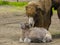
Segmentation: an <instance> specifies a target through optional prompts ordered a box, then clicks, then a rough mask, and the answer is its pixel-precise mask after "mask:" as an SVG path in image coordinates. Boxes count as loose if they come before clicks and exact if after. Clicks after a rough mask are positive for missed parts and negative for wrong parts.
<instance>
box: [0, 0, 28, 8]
mask: <svg viewBox="0 0 60 45" xmlns="http://www.w3.org/2000/svg"><path fill="white" fill-rule="evenodd" d="M27 3H28V2H8V1H0V5H10V6H20V7H22V6H25V5H27Z"/></svg>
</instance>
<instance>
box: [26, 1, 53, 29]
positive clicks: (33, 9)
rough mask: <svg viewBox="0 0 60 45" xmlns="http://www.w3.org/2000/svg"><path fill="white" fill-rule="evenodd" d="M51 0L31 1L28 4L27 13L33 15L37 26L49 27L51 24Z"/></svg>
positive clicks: (29, 15)
mask: <svg viewBox="0 0 60 45" xmlns="http://www.w3.org/2000/svg"><path fill="white" fill-rule="evenodd" d="M51 4H52V3H51V0H39V1H36V2H35V1H32V2H29V3H28V5H27V6H26V14H27V16H28V17H33V19H34V23H35V24H34V26H35V27H43V28H45V29H49V26H50V24H51V16H52V15H51V11H52V10H51Z"/></svg>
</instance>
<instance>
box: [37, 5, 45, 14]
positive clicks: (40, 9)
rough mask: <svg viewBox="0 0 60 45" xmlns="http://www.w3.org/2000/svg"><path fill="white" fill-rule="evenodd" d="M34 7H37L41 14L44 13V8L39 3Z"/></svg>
mask: <svg viewBox="0 0 60 45" xmlns="http://www.w3.org/2000/svg"><path fill="white" fill-rule="evenodd" d="M36 8H37V11H42V13H43V14H44V13H45V9H44V7H42V6H41V5H37V7H36Z"/></svg>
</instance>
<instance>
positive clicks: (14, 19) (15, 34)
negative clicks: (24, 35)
mask: <svg viewBox="0 0 60 45" xmlns="http://www.w3.org/2000/svg"><path fill="white" fill-rule="evenodd" d="M27 20H28V18H27V16H25V12H24V10H23V11H22V10H19V9H16V8H15V7H10V6H0V45H60V22H59V19H58V17H57V13H54V15H53V16H52V24H51V26H50V28H49V31H50V32H51V33H52V34H53V36H54V37H53V41H52V42H50V43H19V38H20V36H21V28H20V24H21V23H22V22H26V21H27Z"/></svg>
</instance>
